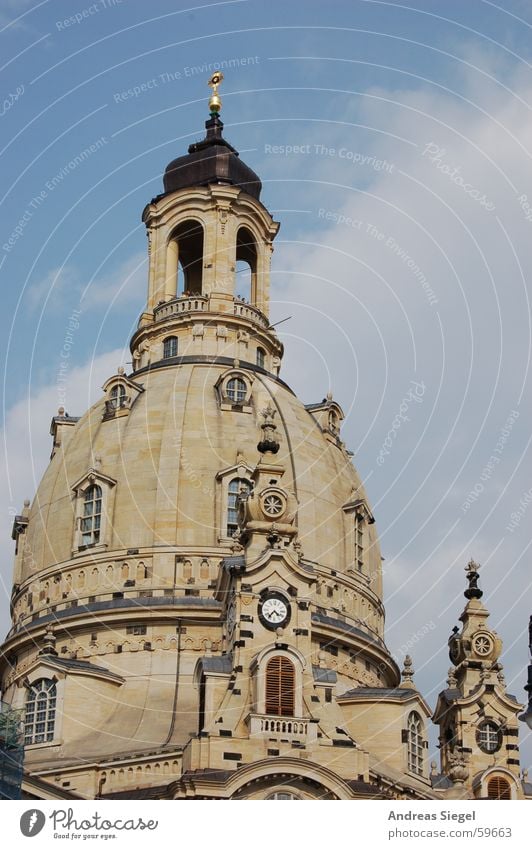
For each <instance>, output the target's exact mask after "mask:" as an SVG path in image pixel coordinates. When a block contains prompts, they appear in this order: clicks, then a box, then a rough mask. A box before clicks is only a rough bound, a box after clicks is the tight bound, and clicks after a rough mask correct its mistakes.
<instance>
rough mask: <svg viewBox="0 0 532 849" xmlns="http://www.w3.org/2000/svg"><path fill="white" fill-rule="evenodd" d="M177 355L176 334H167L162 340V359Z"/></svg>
mask: <svg viewBox="0 0 532 849" xmlns="http://www.w3.org/2000/svg"><path fill="white" fill-rule="evenodd" d="M170 357H177V336H167V337H166V339H165V340H164V342H163V359H165V360H168V359H169V358H170Z"/></svg>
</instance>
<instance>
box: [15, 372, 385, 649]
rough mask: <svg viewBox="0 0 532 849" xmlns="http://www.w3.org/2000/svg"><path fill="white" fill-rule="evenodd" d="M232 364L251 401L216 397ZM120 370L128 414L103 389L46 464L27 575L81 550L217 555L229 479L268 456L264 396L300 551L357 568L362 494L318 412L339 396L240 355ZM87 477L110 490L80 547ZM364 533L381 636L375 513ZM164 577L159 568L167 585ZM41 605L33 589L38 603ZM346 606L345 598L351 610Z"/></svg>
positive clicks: (366, 574) (361, 577) (98, 554)
mask: <svg viewBox="0 0 532 849" xmlns="http://www.w3.org/2000/svg"><path fill="white" fill-rule="evenodd" d="M190 359H194V358H193V357H190ZM198 359H199V358H198ZM233 374H237V375H240V376H241V377H237V378H233V379H243V382H245V383H246V389H245V390H244V391H248V387H249V392H250V396H249V397H248V398H246V399H245V408H246V409H245V411H243V410H242V408H241V407H235V408H234V409H221V407H223V406H224V405H223V403H221V401H220V389H219V387H220V385H221V383H223V381H224V376H226V375H229V377H231V375H233ZM225 379H227V378H226V377H225ZM122 381H123V385H124V386H125V388H126V392H127V393H131V395H133V394H135V396H136V397H135V398H131V401H130V407H129V409H127V415H121V416H115V415H109V414H108V413H107V408H108V406H109V401H108V400H106V399H107V395H106V396H104V398H102V400H100V401H98V402H97V403H96V404H95V405H94V406H93V407H92V408H91V409H90V410H89V411H88V412H87V413H86V414H85V415H84V416H82V417H81V419H80V420H79V421H77V423H76V424H75V425H74V426H73V427H72V428H71V432H69V433H67V435H66V436H65V442H64V445H63V446H62V447H61V449H60V450H58V451H57V453H56V454H55V456H54V457H53V459H52V461H51V463H50V465H49V467H48V469H47V471H46V472H45V475H44V477H43V479H42V481H41V484H40V486H39V488H38V490H37V494H36V496H35V499H34V502H33V505H32V507H31V510H30V513H29V522H28V529H27V532H26V536H25V554H24V556H23V561H22V564H21V575H20V580H21V583H23V584H27V583H28V582H30V581H31V580H32V579H35V578H36V577H38V576H40V575H46V574H47V573H48V572H49V570H52V569H54V567H56V564H69V566H68V568H75V569H79V566H77V565H76V564H78V563H81V562H83V563H86V566H85V569H86V570H87V569H88V568H89V564H92V563H96V562H98V563H100V564H105V565H107V561H108V560H109V558H110V557H111V556H112V557H115V556H119V557H126V556H127V552H128V551H132V550H138V552H139V555H138V556H139V557H141V558H142V556H143V554H144V555H147V554H148V553H150V554H155V552H156V553H157V557H159V558H162V559H163V560H164V558H165V557H167V558H168V557H171V556H172V555H173V554H174V552H176V551H179V550H181V549H182V550H186V551H187V552H189V554H190V552H192V551H198V552H206V553H207V556H208V557H210V558H213V557H214V559H215V561H216V563H219V561H220V559H222V558H223V557H224V556H227V555H230V554H231V544H232V543H233V540H232V538H231V537H230V536H229V534H228V530H227V528H228V516H227V499H228V492H227V488H228V483H230V481H231V480H232V479H235V478H236V479H248V478H250V477H251V475H252V471H253V469H254V467H255V466H256V464H257V462H258V460H259V459H260V457H261V455H260V453H259V451H258V450H257V445H258V443H259V440H260V437H261V427H260V424H261V421H262V417H261V411H262V410H263V409H264V408H266V407H268V406H269V407H270V408H271V409H272V410H273V411H274V412H275V417H276V421H277V427H276V437H277V439H278V443H279V450H278V452H277V453H276V454H275V464H276V465H277V466H278V467H281V468H284V470H285V471H284V474H283V476H282V486H283V488H284V489H286V491H287V492H290V493H291V494H293V496H294V497H295V503H296V522H297V527H298V539H299V542H300V544H301V549H302V556H303V562H308V564H309V567H310V566H313V568H317V569H318V570H319V569H320V568H321V567H323V569H324V577H325V574H326V573H330V572H331V570H332V571H334V572H336V573H339V574H342V573H349V572H351V574H353V576H354V573H355V571H356V569H357V568H358V567H357V566H355V562H354V548H353V553H352V554H351V553H350V552H349V550H347V548H346V538H347V539H348V538H349V525H350V523H351V521H352V515H351V511H350V509H349V505H350V504H352V503H354V502H355V501H356V502H358V503H361V504H362V503H365V494H364V490H363V488H362V485H361V482H360V479H359V476H358V474H357V472H356V471H355V469H354V467H353V465H352V463H351V461H350V457H349V456H348V454H347V452H346V450H345V448H344V446H343V444H342V443H341V441H340V440H339V439H338V438H337V437H336V436H335V435H333V434H332V433H331V432H330V431H329V430H328V421H325V423H324V421H323V420H322V421H320V418H319V417H320V412H321V415H323V411H325V413H326V412H327V409H328V407H329V408H331V409H333V410H336V407H337V405H336V404H335V403H334V402H332V401H330V400H328V399H324V403H323V404H321V405H309V407H310V408H309V409H307V408H306V407H305V406H304V405H303V403H302V402H301V401H300V400H299V399H298V398H297V397H296V396H295V395H294V393H293V392H292V391H291V390H290V388H289V387H288V386H287V385H286V384H285V383H284V382H283V381H282V380H280V379H279V378H276V377H274V376H273V375H271V374H266V373H264V371H263V370H262V369H258V368H257V367H253V365H252V364H251V363H245V362H240V364H239V366H238V368H237V369H236V370H235V368H234V367H231V368H228V367H227V365H226V364H222V363H215V362H214V363H213V362H201V361H199V362H198V361H196V362H189V363H180V364H172V365H167V364H166V363H165V361H164V359H163V360H160V361H158V362H157V363H154V364H152V366H151V368H149V369H146V370H145V371H144V372H143V373H138V374H135V375H133V376H132V377H131V378H126V377H125V376H122V375H117V376H116V377H115V379H114V384H113V385H121V382H122ZM111 382H112V383H113V379H111ZM128 382H130V383H131V384H132V387H129V386H128V385H127V383H128ZM111 391H112V390H111ZM131 395H130V397H131ZM316 408H318V410H316ZM124 412H125V411H124ZM85 479H86V480H85ZM91 481H92V483H93V484H96V485H97V486H99V487H100V489H101V490H102V491H103V502H104V503H103V509H102V520H101V525H102V528H101V537H100V539H98V540H96V544H94V545H91V544H90V543H89V545H88V546H87V547H86V548H85V547H83V545H81V551H79V550H76V549H78V548H79V546H78V545H77V543H78V540H76V534H77V533H78V532H79V528H77V527H76V523H78V525H79V520H80V516H78V515H77V505H76V502H77V500H78V498H77V497H76V496H77V494H78V493H82V492H84V491H85V483H86V482H87V483H88V482H91ZM80 482H81V483H80ZM81 518H82V517H81ZM368 534H369V536H368V541H367V551H366V552H365V554H364V557H365V559H366V562H365V563H364V568H363V571H360V572H359V574H358V575H357V576H356V580H357V581H358V582H359V583H360V587H361V590H362V591H363V592H364V594H365V595H368V597H371V598H372V599H373V609H374V615H373V616H372V617H371V627H370V628H369V629H368V633H372V634H374V635H381V636H382V610H381V604H380V600H379V597H378V596H379V593H380V577H379V576H380V551H379V546H378V541H377V538H376V534H375V532H374V526H373V525H368ZM73 552H74V556H73ZM166 552H167V554H166ZM190 556H192V555H190ZM61 568H62V569H63V570H64V568H66V567H65V566H64V565H62V567H61ZM212 568H214V564H213V567H212ZM213 574H214V572H213ZM164 585H165V581H164V580H161V582H160V588H161V590H162V589H163V588H164ZM47 598H48V594H47ZM42 601H43V607H46V606H47V605H48V606H49V600H48V602H47V601H46V599H43V600H42ZM368 603H369V602H368ZM38 606H39V605H38V604H37V602H36V601H34V602H33V605H32V608H33V611H35V610H36V609H37V607H38ZM348 607H349V605H347V607H346V605H345V603H343V608H344V612H345V611H346V610H347V608H348ZM43 612H44V611H43ZM362 627H363V628H364V629H367V627H368V626H367V623H364V624H363V625H362Z"/></svg>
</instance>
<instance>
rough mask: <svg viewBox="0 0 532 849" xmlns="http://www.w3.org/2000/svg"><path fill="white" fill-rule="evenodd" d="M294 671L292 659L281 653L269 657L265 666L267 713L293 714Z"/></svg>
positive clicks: (274, 714)
mask: <svg viewBox="0 0 532 849" xmlns="http://www.w3.org/2000/svg"><path fill="white" fill-rule="evenodd" d="M295 684H296V671H295V668H294V664H293V663H292V661H290V660H288V658H287V657H283V655H276V656H275V657H272V658H270V660H269V661H268V663H267V666H266V700H265V708H266V713H267V714H272V715H273V716H294V709H295Z"/></svg>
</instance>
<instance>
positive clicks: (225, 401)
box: [215, 369, 254, 413]
mask: <svg viewBox="0 0 532 849" xmlns="http://www.w3.org/2000/svg"><path fill="white" fill-rule="evenodd" d="M235 381H241V388H240V394H235V395H234V396H232V395H231V394H229V393H230V389H229V386H230V384H232V383H233V382H235ZM253 382H254V381H253V378H252V377H251V376H250V375H248V374H247V373H246V372H244V371H243V370H241V369H231V370H230V371H226V372H225V373H224V374H222V375H220V377H219V378H218V380H217V382H216V387H215V388H216V392H217V395H218V403H219V405H220V409H221V410H233V411H235V412H239V413H251V412H253V407H252V400H251V394H252V390H253Z"/></svg>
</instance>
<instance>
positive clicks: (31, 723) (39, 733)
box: [24, 678, 57, 746]
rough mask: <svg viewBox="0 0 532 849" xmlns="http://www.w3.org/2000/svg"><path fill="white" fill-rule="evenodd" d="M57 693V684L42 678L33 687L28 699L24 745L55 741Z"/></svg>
mask: <svg viewBox="0 0 532 849" xmlns="http://www.w3.org/2000/svg"><path fill="white" fill-rule="evenodd" d="M56 701H57V693H56V687H55V682H54V681H51V680H50V679H48V678H41V679H40V680H39V681H35V683H34V684H32V685H31V687H30V689H29V692H28V695H27V697H26V715H25V718H24V745H25V746H31V745H32V744H33V743H47V742H49V741H50V740H53V739H54V728H55V708H56Z"/></svg>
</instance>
